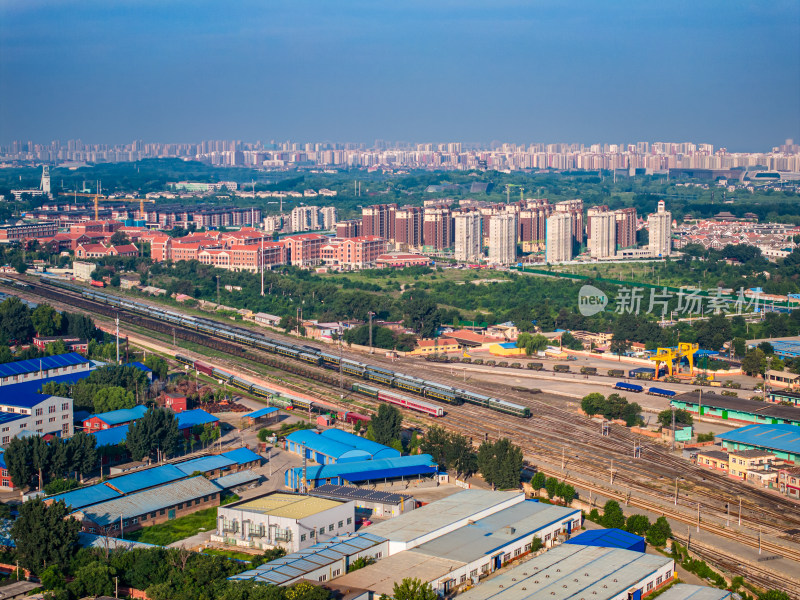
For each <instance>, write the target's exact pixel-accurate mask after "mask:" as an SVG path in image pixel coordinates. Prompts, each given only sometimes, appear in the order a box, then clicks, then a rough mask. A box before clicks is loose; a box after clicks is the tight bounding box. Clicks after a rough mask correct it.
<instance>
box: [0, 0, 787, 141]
mask: <svg viewBox="0 0 800 600" xmlns="http://www.w3.org/2000/svg"><path fill="white" fill-rule="evenodd" d="M786 137H794V138H795V139H797V138H800V2H798V1H797V0H767V1H764V0H752V1H749V0H673V1H670V2H660V1H653V2H651V1H647V0H644V1H643V0H635V1H626V2H615V1H613V0H586V1H583V2H579V1H571V0H547V1H538V0H528V1H523V0H521V1H504V0H484V1H481V2H478V1H472V0H458V1H456V0H452V1H449V0H418V1H415V0H406V1H404V0H369V1H366V0H365V1H350V0H286V1H283V2H279V1H274V0H253V1H249V0H241V1H237V0H229V1H226V0H213V1H206V0H187V1H183V0H138V1H135V0H75V1H68V0H50V1H46V0H0V140H2V141H3V142H4V143H7V142H8V141H10V140H11V139H23V140H28V139H32V140H34V141H37V142H46V141H49V140H51V139H57V138H58V139H68V138H82V139H83V140H84V141H86V142H105V143H118V142H127V141H130V140H132V139H138V138H140V139H144V140H145V141H165V142H166V141H171V142H196V141H199V140H202V139H242V140H247V141H255V140H270V139H277V140H282V139H293V140H297V141H320V140H331V141H359V142H361V141H364V142H372V141H373V140H375V139H376V138H380V139H386V140H405V141H431V142H439V141H464V142H490V141H491V140H502V141H514V142H535V141H542V142H559V141H564V142H573V141H574V142H586V143H592V142H611V143H613V142H622V141H624V142H631V141H636V140H646V141H697V142H702V141H707V142H711V143H713V144H715V145H716V146H726V147H728V148H729V149H730V150H751V151H763V150H769V149H770V148H771V147H772V146H774V145H777V144H779V143H782V141H783V139H784V138H786Z"/></svg>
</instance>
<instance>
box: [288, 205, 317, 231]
mask: <svg viewBox="0 0 800 600" xmlns="http://www.w3.org/2000/svg"><path fill="white" fill-rule="evenodd" d="M319 216H320V215H319V206H296V207H295V208H293V209H292V215H291V219H292V231H293V232H299V231H314V230H317V229H319V225H320V219H319Z"/></svg>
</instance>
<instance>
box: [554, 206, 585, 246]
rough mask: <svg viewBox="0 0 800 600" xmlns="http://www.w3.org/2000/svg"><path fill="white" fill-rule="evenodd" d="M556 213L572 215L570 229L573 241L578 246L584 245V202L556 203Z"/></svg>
mask: <svg viewBox="0 0 800 600" xmlns="http://www.w3.org/2000/svg"><path fill="white" fill-rule="evenodd" d="M556 212H564V213H567V214H569V215H570V228H571V234H572V239H573V240H574V241H575V242H576V243H577V245H578V246H580V245H581V244H583V200H581V199H579V198H576V199H575V200H564V201H563V202H557V203H556Z"/></svg>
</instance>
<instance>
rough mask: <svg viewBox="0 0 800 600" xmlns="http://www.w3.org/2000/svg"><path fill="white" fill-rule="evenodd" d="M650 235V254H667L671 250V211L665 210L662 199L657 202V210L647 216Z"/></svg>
mask: <svg viewBox="0 0 800 600" xmlns="http://www.w3.org/2000/svg"><path fill="white" fill-rule="evenodd" d="M647 228H648V233H649V235H650V242H649V244H648V246H649V248H650V256H656V257H658V256H669V255H670V253H671V251H672V213H671V212H669V211H668V210H666V207H665V205H664V201H663V200H660V201H659V203H658V212H655V213H653V214H651V215H649V216H648V217H647Z"/></svg>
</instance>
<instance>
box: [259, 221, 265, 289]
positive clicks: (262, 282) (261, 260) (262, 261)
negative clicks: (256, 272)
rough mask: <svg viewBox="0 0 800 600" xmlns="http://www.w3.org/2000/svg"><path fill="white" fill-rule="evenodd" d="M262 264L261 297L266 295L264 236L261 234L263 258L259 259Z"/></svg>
mask: <svg viewBox="0 0 800 600" xmlns="http://www.w3.org/2000/svg"><path fill="white" fill-rule="evenodd" d="M258 260H259V262H260V263H261V295H262V296H263V295H264V234H263V233H262V234H261V256H260V257H259V259H258Z"/></svg>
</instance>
